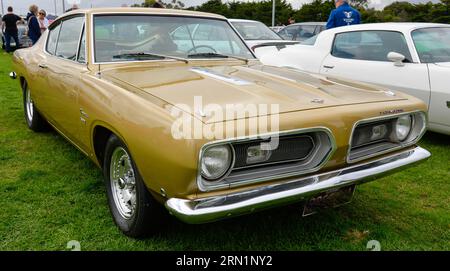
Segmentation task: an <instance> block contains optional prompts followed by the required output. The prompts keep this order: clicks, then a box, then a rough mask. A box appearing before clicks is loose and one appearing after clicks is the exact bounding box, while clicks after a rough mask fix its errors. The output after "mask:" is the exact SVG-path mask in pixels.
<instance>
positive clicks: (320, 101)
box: [311, 98, 325, 104]
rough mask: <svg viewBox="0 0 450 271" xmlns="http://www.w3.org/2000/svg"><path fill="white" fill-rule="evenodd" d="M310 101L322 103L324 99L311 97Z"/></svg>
mask: <svg viewBox="0 0 450 271" xmlns="http://www.w3.org/2000/svg"><path fill="white" fill-rule="evenodd" d="M311 102H312V103H315V104H323V103H324V102H325V100H324V99H321V98H315V99H312V100H311Z"/></svg>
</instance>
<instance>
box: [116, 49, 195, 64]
mask: <svg viewBox="0 0 450 271" xmlns="http://www.w3.org/2000/svg"><path fill="white" fill-rule="evenodd" d="M113 58H116V59H135V58H150V59H174V60H178V61H183V62H184V63H189V60H187V59H186V58H181V57H176V56H166V55H160V54H153V53H144V52H136V53H124V54H119V55H115V56H113Z"/></svg>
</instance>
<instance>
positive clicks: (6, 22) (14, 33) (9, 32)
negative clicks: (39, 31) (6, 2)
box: [2, 7, 24, 53]
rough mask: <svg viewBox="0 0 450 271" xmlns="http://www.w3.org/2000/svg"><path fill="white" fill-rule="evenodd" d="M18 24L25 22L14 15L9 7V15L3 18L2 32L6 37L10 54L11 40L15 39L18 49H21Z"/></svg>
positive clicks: (6, 47) (6, 45)
mask: <svg viewBox="0 0 450 271" xmlns="http://www.w3.org/2000/svg"><path fill="white" fill-rule="evenodd" d="M17 22H24V20H23V19H22V18H21V17H19V16H17V15H16V14H14V13H13V8H12V7H8V14H6V15H5V16H3V18H2V32H3V33H4V37H5V49H6V52H8V53H9V52H11V38H12V39H14V42H15V43H16V48H20V42H19V30H18V29H17Z"/></svg>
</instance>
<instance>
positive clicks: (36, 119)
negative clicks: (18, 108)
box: [22, 82, 47, 132]
mask: <svg viewBox="0 0 450 271" xmlns="http://www.w3.org/2000/svg"><path fill="white" fill-rule="evenodd" d="M22 91H23V108H24V114H25V120H26V122H27V125H28V128H30V129H31V130H33V131H35V132H42V131H45V130H46V128H47V122H46V121H45V119H44V118H43V117H42V116H41V114H40V113H39V112H38V110H37V109H36V106H34V102H33V98H32V97H31V91H30V88H29V87H28V84H27V82H24V84H23V86H22Z"/></svg>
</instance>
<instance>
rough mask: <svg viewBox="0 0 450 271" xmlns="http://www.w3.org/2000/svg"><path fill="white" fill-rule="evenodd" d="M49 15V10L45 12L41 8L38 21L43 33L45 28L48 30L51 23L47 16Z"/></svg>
mask: <svg viewBox="0 0 450 271" xmlns="http://www.w3.org/2000/svg"><path fill="white" fill-rule="evenodd" d="M46 16H47V12H45V10H43V9H41V10H39V13H38V22H39V27H40V28H41V34H42V33H44V32H45V30H47V28H48V26H49V23H48V19H47V18H46Z"/></svg>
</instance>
